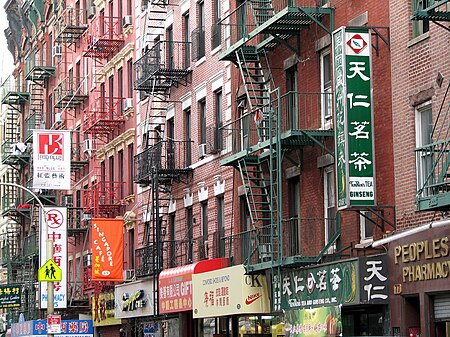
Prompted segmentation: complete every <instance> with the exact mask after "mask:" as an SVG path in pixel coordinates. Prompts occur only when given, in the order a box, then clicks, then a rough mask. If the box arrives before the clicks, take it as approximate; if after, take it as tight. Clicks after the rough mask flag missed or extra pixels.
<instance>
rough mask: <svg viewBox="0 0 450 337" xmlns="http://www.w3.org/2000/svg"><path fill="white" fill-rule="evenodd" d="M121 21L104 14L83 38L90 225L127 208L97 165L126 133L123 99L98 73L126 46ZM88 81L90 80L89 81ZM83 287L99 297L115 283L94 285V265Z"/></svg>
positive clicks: (86, 196)
mask: <svg viewBox="0 0 450 337" xmlns="http://www.w3.org/2000/svg"><path fill="white" fill-rule="evenodd" d="M121 19H122V18H119V17H111V16H105V15H104V12H103V11H101V12H100V13H98V15H97V16H95V17H94V18H93V19H92V20H91V21H90V23H89V26H88V27H87V29H86V30H85V31H84V33H83V34H82V36H81V38H82V39H83V41H84V43H85V46H86V47H85V49H84V50H83V56H84V57H87V58H89V59H90V60H91V62H93V65H94V66H93V67H94V69H95V70H94V74H91V80H92V81H93V82H92V86H91V87H93V88H94V90H93V91H92V93H91V95H90V96H89V105H88V106H87V107H86V108H85V109H84V111H83V115H84V121H83V124H82V130H81V131H82V133H81V135H82V137H83V139H84V140H83V144H84V145H83V148H84V153H88V154H89V156H90V157H91V160H90V163H91V165H92V166H91V168H93V169H92V170H91V171H90V172H89V183H90V185H89V186H88V187H87V188H86V189H84V190H83V213H84V217H85V218H86V219H87V221H89V220H90V219H92V218H114V217H116V216H119V215H123V211H124V204H123V201H122V200H121V199H122V198H121V191H122V189H123V185H124V182H123V181H122V180H121V181H114V179H113V178H112V177H110V179H109V180H106V176H107V175H106V170H105V164H104V163H98V161H97V159H96V156H95V151H96V149H98V148H99V147H101V146H104V145H106V144H108V143H109V142H111V141H112V140H113V139H114V138H115V137H116V136H118V135H119V134H120V132H121V131H123V130H122V129H123V126H124V124H125V116H124V114H123V100H124V99H123V98H122V97H114V96H113V93H112V92H111V88H110V92H109V94H107V91H106V88H105V83H104V81H102V80H101V79H100V75H99V73H100V72H101V69H102V68H103V67H104V65H105V64H106V62H108V61H109V60H110V59H111V57H112V56H114V55H115V54H116V53H117V52H118V51H119V50H120V49H121V48H122V46H123V43H124V37H123V34H122V33H121ZM86 80H87V79H86ZM86 265H88V266H87V267H86V268H85V270H84V271H85V273H84V280H83V287H84V289H83V290H84V291H85V292H88V293H93V294H95V295H99V294H100V293H101V292H104V291H110V290H112V289H114V282H95V281H92V270H91V268H92V265H91V263H89V264H85V266H86Z"/></svg>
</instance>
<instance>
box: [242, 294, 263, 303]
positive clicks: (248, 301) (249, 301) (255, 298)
mask: <svg viewBox="0 0 450 337" xmlns="http://www.w3.org/2000/svg"><path fill="white" fill-rule="evenodd" d="M261 296H262V295H259V296H257V297H254V298H252V299H250V300H249V299H248V298H247V299H246V300H245V304H247V305H250V304H252V303H253V302H255V301H256V300H257V299H258V298H260V297H261Z"/></svg>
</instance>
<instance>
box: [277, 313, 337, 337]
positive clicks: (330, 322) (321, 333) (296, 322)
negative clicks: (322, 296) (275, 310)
mask: <svg viewBox="0 0 450 337" xmlns="http://www.w3.org/2000/svg"><path fill="white" fill-rule="evenodd" d="M285 319H286V324H285V326H286V325H289V331H290V334H289V336H291V337H331V336H341V335H342V319H341V309H340V307H339V306H330V307H319V308H314V309H300V310H289V311H286V314H285Z"/></svg>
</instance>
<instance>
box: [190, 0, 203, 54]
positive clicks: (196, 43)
mask: <svg viewBox="0 0 450 337" xmlns="http://www.w3.org/2000/svg"><path fill="white" fill-rule="evenodd" d="M197 15H198V16H197V18H198V19H197V28H196V29H194V30H193V32H192V43H193V46H192V47H193V50H192V60H193V61H198V60H199V59H201V58H202V57H203V56H205V3H204V2H203V1H201V2H198V3H197Z"/></svg>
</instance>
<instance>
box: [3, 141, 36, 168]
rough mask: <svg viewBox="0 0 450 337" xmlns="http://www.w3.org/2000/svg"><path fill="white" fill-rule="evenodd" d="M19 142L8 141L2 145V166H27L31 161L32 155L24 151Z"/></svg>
mask: <svg viewBox="0 0 450 337" xmlns="http://www.w3.org/2000/svg"><path fill="white" fill-rule="evenodd" d="M17 144H18V143H17V142H11V141H9V140H6V141H4V142H3V144H2V164H5V165H11V166H16V165H27V164H28V163H29V161H30V153H29V152H28V150H27V149H26V150H25V151H21V150H22V149H23V146H22V144H21V145H20V146H18V145H17Z"/></svg>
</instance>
